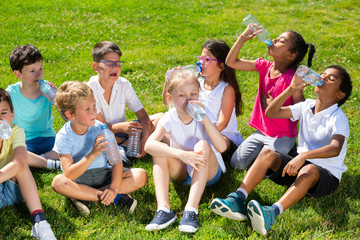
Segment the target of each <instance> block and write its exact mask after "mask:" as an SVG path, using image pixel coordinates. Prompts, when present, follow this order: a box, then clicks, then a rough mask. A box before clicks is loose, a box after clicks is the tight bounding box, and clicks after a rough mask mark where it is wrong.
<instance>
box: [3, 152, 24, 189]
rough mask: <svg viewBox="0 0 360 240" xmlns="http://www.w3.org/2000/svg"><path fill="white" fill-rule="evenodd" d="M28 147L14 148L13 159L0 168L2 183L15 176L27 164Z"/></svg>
mask: <svg viewBox="0 0 360 240" xmlns="http://www.w3.org/2000/svg"><path fill="white" fill-rule="evenodd" d="M27 157H28V154H27V151H26V147H16V148H15V149H14V156H13V160H12V161H11V162H9V163H8V164H6V165H5V166H4V167H3V168H1V169H0V183H2V182H5V181H7V180H9V179H10V178H12V177H14V176H15V175H16V174H17V173H18V172H19V171H21V170H22V169H23V168H24V167H25V166H26V165H27Z"/></svg>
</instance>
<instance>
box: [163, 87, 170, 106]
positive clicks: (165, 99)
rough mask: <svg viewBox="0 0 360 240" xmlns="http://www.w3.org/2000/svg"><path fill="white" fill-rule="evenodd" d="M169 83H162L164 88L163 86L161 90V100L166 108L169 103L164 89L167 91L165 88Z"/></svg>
mask: <svg viewBox="0 0 360 240" xmlns="http://www.w3.org/2000/svg"><path fill="white" fill-rule="evenodd" d="M168 84H169V82H168V81H165V82H164V86H163V90H162V98H163V103H164V104H165V105H166V106H167V105H169V101H168V99H167V97H166V93H167V92H166V89H167V86H168Z"/></svg>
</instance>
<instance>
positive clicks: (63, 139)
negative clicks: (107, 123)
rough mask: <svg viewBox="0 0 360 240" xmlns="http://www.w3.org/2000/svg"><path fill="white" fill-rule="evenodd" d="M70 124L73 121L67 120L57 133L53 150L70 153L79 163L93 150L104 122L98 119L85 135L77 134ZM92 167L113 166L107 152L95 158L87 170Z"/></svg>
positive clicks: (74, 160)
mask: <svg viewBox="0 0 360 240" xmlns="http://www.w3.org/2000/svg"><path fill="white" fill-rule="evenodd" d="M70 124H71V121H68V122H66V123H65V124H64V126H63V127H62V128H61V129H60V130H59V132H58V133H57V134H56V137H55V145H54V149H53V150H54V151H56V152H58V153H59V154H70V155H71V156H72V158H73V162H74V163H77V162H78V161H80V160H81V159H83V158H84V157H85V156H86V155H88V154H89V153H90V152H91V151H92V149H93V147H94V143H95V140H96V137H97V136H98V135H100V134H102V132H101V125H103V123H102V122H100V121H98V120H96V121H95V125H94V126H91V127H89V129H88V130H87V132H86V133H85V134H83V135H77V134H75V133H74V131H73V130H72V128H71V125H70ZM92 168H111V166H110V165H109V163H108V162H107V158H106V155H105V152H101V154H100V156H98V157H97V158H95V160H94V161H93V162H92V164H91V165H90V167H89V168H88V169H87V170H90V169H92Z"/></svg>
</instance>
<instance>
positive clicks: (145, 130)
mask: <svg viewBox="0 0 360 240" xmlns="http://www.w3.org/2000/svg"><path fill="white" fill-rule="evenodd" d="M135 114H136V116H137V117H138V119H139V121H140V123H141V126H142V131H141V139H140V148H139V154H138V157H140V158H141V157H144V156H145V155H146V152H145V151H144V146H145V143H146V141H147V140H148V138H149V136H150V133H151V129H152V122H151V121H150V118H149V115H148V114H147V113H146V111H145V109H144V108H142V109H140V110H139V111H137V112H136V113H135Z"/></svg>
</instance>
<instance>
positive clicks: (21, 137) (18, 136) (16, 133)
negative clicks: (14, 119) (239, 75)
mask: <svg viewBox="0 0 360 240" xmlns="http://www.w3.org/2000/svg"><path fill="white" fill-rule="evenodd" d="M12 137H13V141H12V149H13V150H15V148H17V147H26V143H25V132H24V129H22V128H19V127H16V128H13V133H12Z"/></svg>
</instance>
